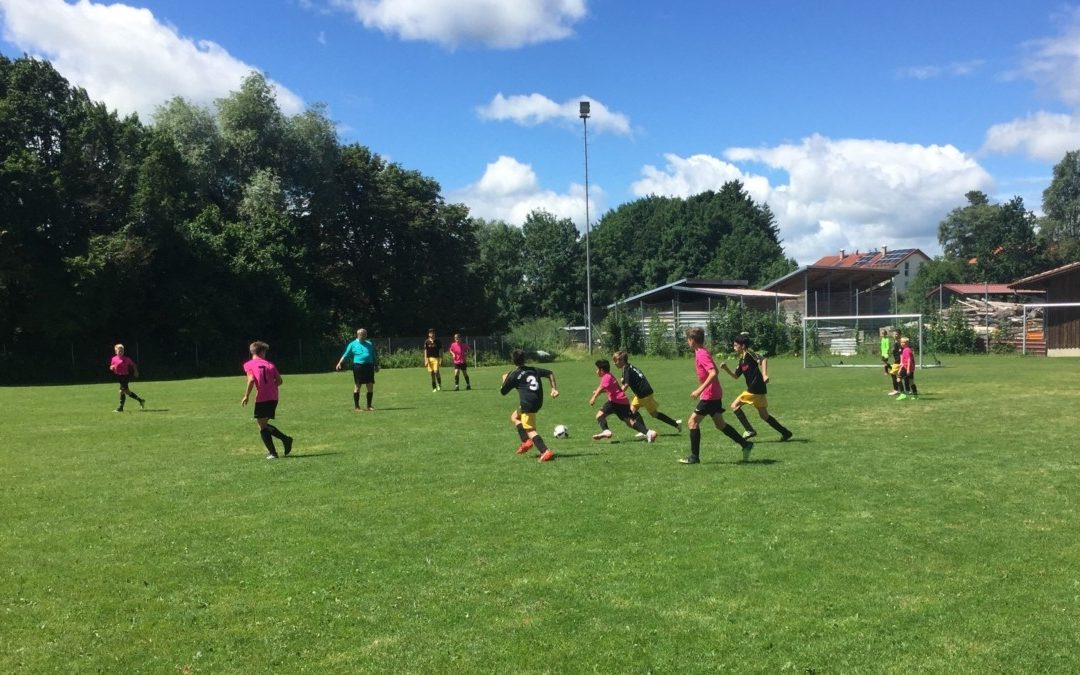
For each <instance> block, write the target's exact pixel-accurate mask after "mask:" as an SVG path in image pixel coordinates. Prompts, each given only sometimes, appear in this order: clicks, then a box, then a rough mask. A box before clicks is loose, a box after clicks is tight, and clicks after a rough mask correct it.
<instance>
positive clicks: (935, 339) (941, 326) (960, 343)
mask: <svg viewBox="0 0 1080 675" xmlns="http://www.w3.org/2000/svg"><path fill="white" fill-rule="evenodd" d="M930 338H931V348H932V349H933V350H934V351H935V352H938V353H942V354H971V353H973V352H975V351H976V346H977V344H978V337H977V336H976V334H975V329H974V328H972V327H971V326H969V325H968V322H967V319H966V318H965V317H964V313H963V312H961V311H960V310H959V309H958V308H957V307H956V306H955V303H954V305H953V306H952V307H950V308H949V315H948V317H946V318H945V319H944V320H942V318H941V317H940V316H939V317H938V320H937V321H936V322H935V323H934V324H933V326H931V328H930Z"/></svg>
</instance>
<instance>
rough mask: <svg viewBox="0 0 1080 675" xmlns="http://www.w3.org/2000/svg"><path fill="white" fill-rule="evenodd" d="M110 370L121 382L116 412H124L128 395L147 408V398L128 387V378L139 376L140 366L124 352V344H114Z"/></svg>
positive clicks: (141, 406)
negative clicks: (118, 404) (141, 396)
mask: <svg viewBox="0 0 1080 675" xmlns="http://www.w3.org/2000/svg"><path fill="white" fill-rule="evenodd" d="M109 370H111V371H112V373H113V375H114V376H115V377H116V381H117V382H118V383H119V384H120V407H118V408H117V409H116V411H115V412H124V401H125V400H127V397H128V396H130V397H131V398H133V399H135V400H136V401H138V402H139V407H140V408H145V407H146V399H145V398H140V397H139V395H138V394H136V393H135V392H133V391H131V389H129V388H128V380H129V379H131V378H132V377H138V376H139V367H138V366H137V365H135V361H133V360H132V358H131V357H130V356H127V355H125V354H124V345H113V357H112V360H111V361H109Z"/></svg>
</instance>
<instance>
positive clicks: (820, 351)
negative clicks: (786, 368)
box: [802, 314, 926, 368]
mask: <svg viewBox="0 0 1080 675" xmlns="http://www.w3.org/2000/svg"><path fill="white" fill-rule="evenodd" d="M896 329H899V330H900V333H901V334H902V335H904V336H906V337H908V338H909V339H910V340H911V342H912V345H911V346H912V347H913V348H914V349H915V358H916V363H917V365H918V367H919V368H924V367H926V366H925V364H924V361H923V354H924V353H925V352H926V350H925V348H924V347H925V341H924V339H923V315H922V314H870V315H861V316H859V315H855V316H807V317H803V319H802V340H803V344H802V356H803V368H812V367H816V366H828V367H841V368H880V367H881V331H882V330H885V331H887V332H888V335H889V337H890V338H891V337H892V332H893V330H896Z"/></svg>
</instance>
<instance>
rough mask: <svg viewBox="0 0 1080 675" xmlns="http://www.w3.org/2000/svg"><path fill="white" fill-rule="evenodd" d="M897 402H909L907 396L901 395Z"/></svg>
mask: <svg viewBox="0 0 1080 675" xmlns="http://www.w3.org/2000/svg"><path fill="white" fill-rule="evenodd" d="M896 400H897V401H906V400H907V394H900V395H899V396H897V397H896Z"/></svg>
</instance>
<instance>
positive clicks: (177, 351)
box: [0, 335, 511, 386]
mask: <svg viewBox="0 0 1080 675" xmlns="http://www.w3.org/2000/svg"><path fill="white" fill-rule="evenodd" d="M425 339H426V336H419V337H375V338H372V342H374V343H375V349H376V353H377V354H378V355H379V360H380V364H381V367H383V368H398V367H411V366H417V367H419V366H420V365H421V364H422V360H421V349H422V347H423V344H424V340H425ZM350 340H352V336H350V337H348V338H342V339H340V340H328V339H325V338H293V339H281V340H274V339H272V338H268V339H267V342H269V343H270V354H269V358H270V360H271V361H273V362H274V363H275V364H276V365H277V366H278V368H279V369H281V371H282V372H284V373H318V372H326V371H329V370H333V368H334V365H335V364H337V362H338V359H339V358H341V354H342V352H343V351H344V350H345V345H346V344H348V343H349V341H350ZM440 340H441V341H442V344H443V349H444V356H443V358H444V360H445V363H446V365H450V364H451V363H452V361H451V357H450V352H449V348H450V342H451V339H450V338H448V337H447V338H440ZM463 340H464V341H465V342H467V343H468V345H469V348H470V350H469V356H468V359H469V365H486V364H496V363H505V362H507V361H508V360H509V354H510V350H511V348H510V346H509V344H508V343H507V342H506V339H505V338H504V337H502V336H498V335H493V336H492V335H489V336H478V337H473V336H466V337H464V338H463ZM249 344H250V340H247V339H244V340H216V341H196V340H175V341H164V340H154V339H147V338H130V339H127V340H126V341H125V349H126V353H127V355H128V356H130V357H131V358H133V359H134V360H135V363H136V364H138V367H139V374H140V376H141V377H142V378H144V379H155V380H167V379H188V378H193V377H210V376H220V375H236V374H239V373H242V372H243V364H244V361H246V360H248V358H250V357H249V355H248V345H249ZM112 355H113V345H112V344H111V343H102V344H98V343H90V342H79V341H59V342H55V343H52V344H42V343H38V344H32V345H19V346H18V347H12V346H10V345H0V386H3V385H16V384H68V383H79V382H103V381H109V380H110V379H111V377H112V376H111V374H110V372H109V359H111V358H112Z"/></svg>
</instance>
